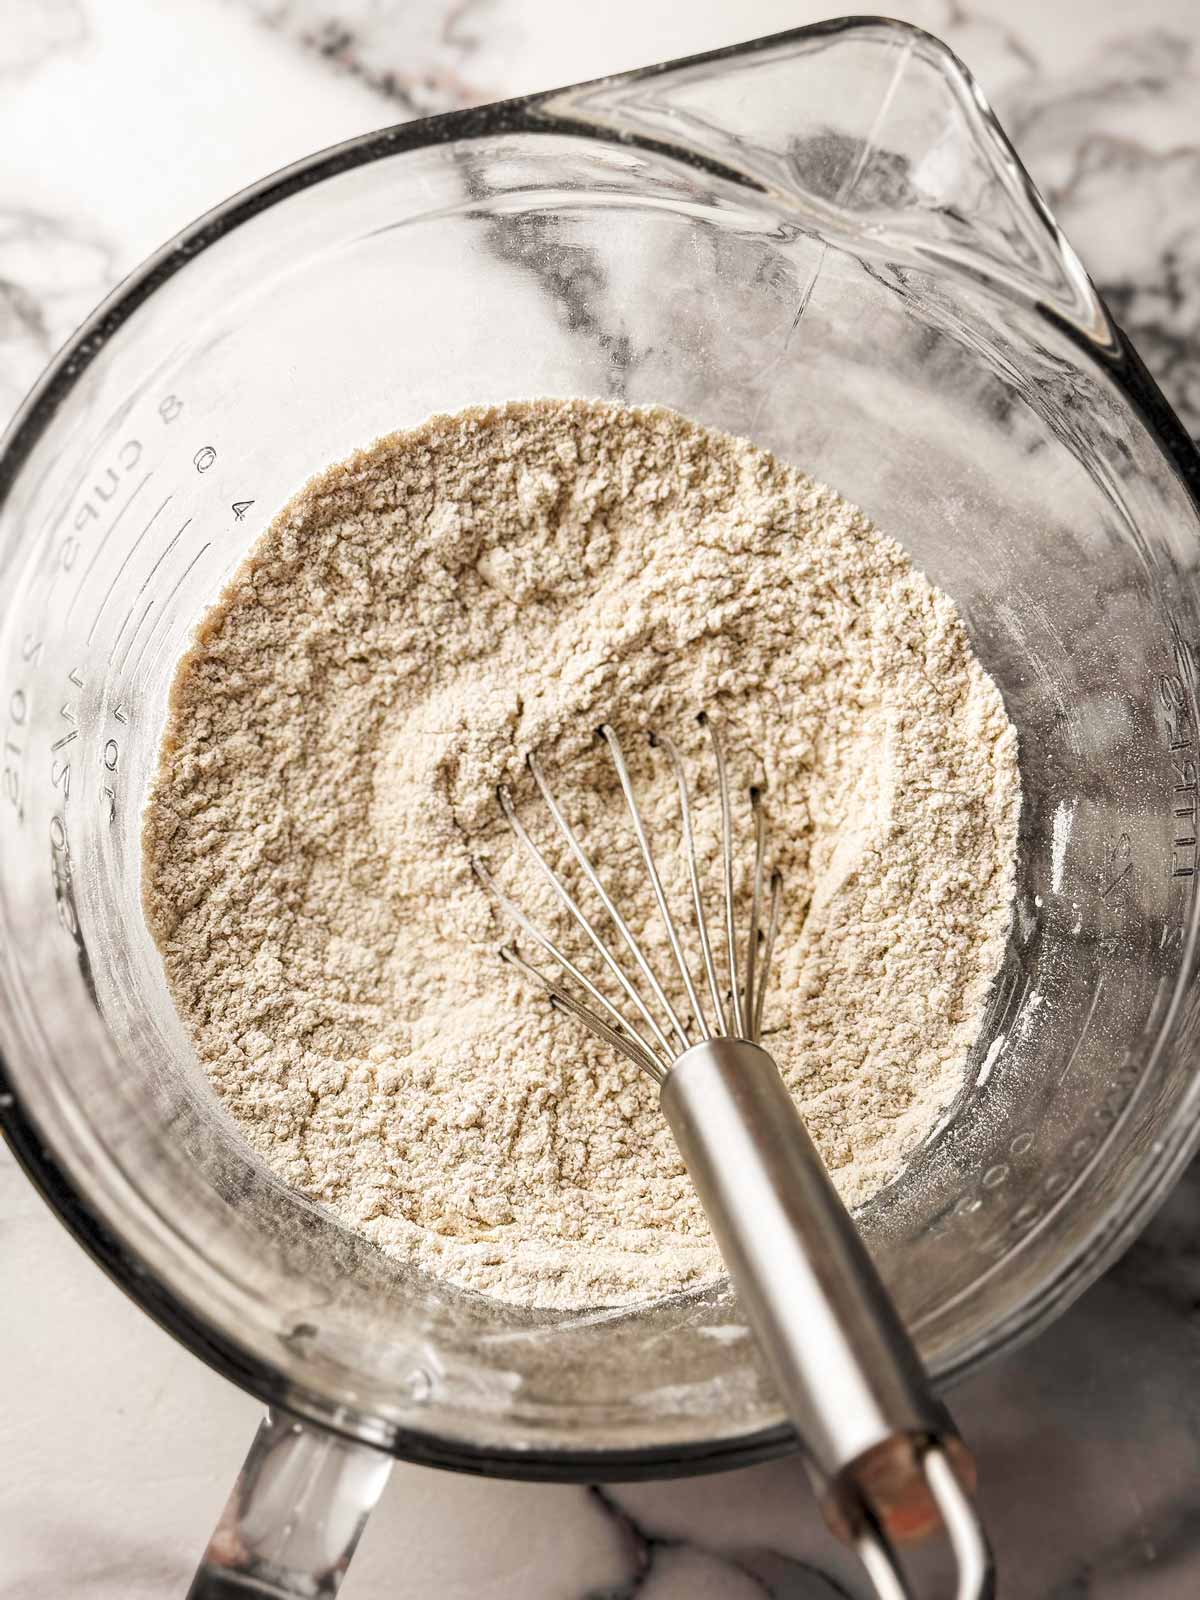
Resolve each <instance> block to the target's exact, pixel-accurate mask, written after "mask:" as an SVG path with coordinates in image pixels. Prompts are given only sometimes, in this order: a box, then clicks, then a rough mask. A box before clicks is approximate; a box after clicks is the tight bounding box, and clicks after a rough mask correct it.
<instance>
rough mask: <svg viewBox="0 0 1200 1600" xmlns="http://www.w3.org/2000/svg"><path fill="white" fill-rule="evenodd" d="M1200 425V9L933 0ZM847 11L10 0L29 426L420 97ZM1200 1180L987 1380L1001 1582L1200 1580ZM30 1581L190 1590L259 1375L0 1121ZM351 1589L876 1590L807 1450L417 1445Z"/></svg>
mask: <svg viewBox="0 0 1200 1600" xmlns="http://www.w3.org/2000/svg"><path fill="white" fill-rule="evenodd" d="M893 9H894V11H895V14H897V15H901V16H904V17H906V18H908V19H910V20H912V21H914V22H918V23H921V24H922V25H924V26H926V27H928V28H930V29H932V30H933V31H935V32H937V33H940V34H941V35H942V36H943V37H945V38H946V39H948V40H949V42H950V43H951V44H952V45H954V47H955V48H956V49H957V50H958V51H959V53H960V54H961V55H962V56H963V57H964V58H965V59H966V60H967V62H968V63H969V65H971V66H972V68H973V69H974V70H975V72H976V74H977V75H978V76H979V77H980V79H981V80H982V81H983V83H984V85H985V87H986V88H987V90H988V92H989V93H990V95H991V97H992V99H993V101H994V102H995V104H996V106H997V108H998V110H999V112H1000V115H1001V118H1002V120H1003V121H1004V122H1005V124H1006V126H1007V127H1008V129H1009V131H1010V133H1011V134H1012V136H1013V138H1014V140H1015V142H1016V143H1017V145H1018V147H1019V148H1020V150H1021V151H1022V153H1023V155H1024V156H1025V159H1026V161H1027V163H1028V164H1029V165H1030V167H1031V168H1032V170H1033V173H1034V175H1035V177H1036V178H1037V179H1038V181H1039V182H1040V183H1041V185H1042V187H1043V189H1044V191H1045V192H1046V194H1047V196H1048V198H1049V199H1050V202H1051V204H1052V206H1053V207H1054V208H1055V210H1056V211H1057V213H1058V215H1059V217H1060V220H1061V221H1062V222H1063V224H1064V226H1065V228H1066V230H1067V232H1068V234H1069V235H1070V237H1071V239H1072V241H1073V242H1074V243H1075V244H1076V246H1077V247H1078V248H1079V250H1080V252H1081V254H1082V255H1083V257H1084V259H1085V261H1086V262H1087V263H1088V265H1089V267H1090V268H1091V270H1092V272H1093V274H1094V276H1095V277H1096V278H1097V279H1098V280H1099V282H1100V285H1101V288H1102V289H1103V291H1104V292H1105V293H1106V294H1107V296H1108V298H1109V301H1110V303H1111V305H1112V306H1113V308H1114V309H1115V311H1116V313H1117V315H1118V317H1119V318H1120V319H1121V320H1122V321H1123V322H1124V323H1125V325H1126V327H1127V329H1128V330H1129V332H1130V333H1131V334H1132V336H1133V337H1134V339H1135V341H1136V342H1137V343H1138V345H1139V346H1140V348H1141V350H1142V353H1143V355H1144V356H1145V358H1146V359H1147V361H1148V363H1149V365H1150V366H1151V368H1152V369H1153V370H1154V372H1155V373H1156V375H1157V376H1158V378H1159V380H1160V382H1161V383H1162V384H1163V387H1164V388H1165V390H1166V392H1167V394H1168V397H1169V398H1170V399H1171V400H1172V401H1173V403H1174V404H1175V405H1176V406H1177V407H1178V408H1179V410H1180V412H1181V414H1182V415H1183V417H1184V420H1185V422H1186V423H1187V424H1188V426H1189V427H1190V428H1191V430H1192V431H1193V433H1200V92H1198V90H1200V81H1198V80H1200V4H1197V0H1144V3H1143V4H1141V5H1137V6H1134V5H1132V4H1128V3H1126V0H1105V3H1099V0H1008V3H1004V0H920V3H913V4H902V5H897V6H896V7H894V8H893ZM822 14H825V13H824V8H822V7H821V6H819V5H818V4H814V3H813V0H792V3H784V0H741V3H740V4H737V5H730V4H725V3H722V0H691V3H690V4H688V5H687V6H682V5H678V4H668V3H665V0H608V3H606V4H605V5H603V6H592V7H577V6H571V5H562V4H555V3H553V0H456V3H449V0H436V3H435V0H424V3H422V0H0V420H2V419H3V418H4V417H6V416H7V414H8V412H9V411H10V410H11V409H12V408H13V406H15V404H16V403H17V401H18V400H19V398H20V396H21V394H22V392H23V391H24V389H25V388H26V387H27V386H28V384H29V383H30V382H31V381H32V379H33V378H34V377H35V376H36V374H37V372H38V370H39V369H40V367H41V366H42V364H43V363H44V362H45V361H46V359H47V358H48V357H49V356H50V355H51V354H52V353H53V351H54V349H55V347H56V346H57V345H58V343H59V342H60V341H61V340H62V339H63V338H64V337H65V336H66V335H67V334H68V333H69V332H70V331H71V329H72V327H73V326H74V325H75V323H76V322H77V321H78V320H79V318H80V317H81V316H82V315H83V314H84V313H86V312H87V311H88V310H89V309H90V307H91V306H92V305H93V303H94V302H95V301H96V300H97V299H98V298H99V297H100V296H101V295H102V294H103V293H104V292H105V291H106V290H107V289H108V288H110V287H111V286H112V284H113V283H114V282H116V281H117V280H118V279H119V278H120V277H121V276H122V275H123V274H124V273H125V272H126V271H128V270H129V269H130V268H131V267H132V266H134V265H135V264H136V263H137V261H138V260H139V259H140V258H141V257H142V256H143V255H145V254H146V253H147V252H148V251H149V250H151V249H152V248H154V247H155V246H156V245H157V244H159V243H160V242H161V241H162V240H163V239H164V238H165V237H166V236H167V235H169V234H170V233H172V232H173V231H174V230H175V229H177V228H178V227H180V226H181V225H183V224H184V223H186V222H188V221H189V220H190V219H191V218H192V217H194V216H195V215H196V214H197V213H198V212H200V211H202V210H203V209H205V208H206V207H207V206H209V205H212V204H214V203H216V202H217V201H219V200H221V199H223V198H224V197H225V196H226V195H227V194H228V193H229V192H230V191H231V190H233V189H236V188H238V187H239V186H240V185H242V184H244V183H247V182H250V181H251V180H253V179H255V178H257V177H258V176H260V175H261V174H262V173H264V172H266V171H268V170H270V169H272V168H274V167H277V166H280V165H281V164H283V163H285V162H287V161H290V160H292V159H294V158H295V157H297V156H300V155H303V154H305V153H307V152H308V151H310V150H312V149H314V148H316V147H318V146H320V145H323V144H327V143H330V142H332V141H335V140H339V139H342V138H345V137H347V136H349V135H352V134H356V133H359V132H362V131H364V130H366V129H369V128H372V127H377V126H379V125H381V124H383V123H387V122H391V121H395V120H397V119H398V118H403V117H407V116H410V115H415V114H421V113H424V112H428V111H433V110H443V109H446V108H448V107H453V106H459V105H464V104H467V103H472V102H477V101H482V100H488V99H494V98H497V97H500V96H504V95H510V94H515V93H520V92H523V91H526V90H532V89H537V88H541V87H546V86H549V85H553V84H556V83H565V82H570V81H572V80H575V79H579V78H583V77H591V76H594V75H596V74H598V73H602V72H606V71H610V70H615V69H619V68H623V67H629V66H635V65H640V64H643V63H645V62H649V61H654V60H658V59H662V58H664V57H668V56H672V55H680V54H685V53H688V52H690V51H694V50H699V49H705V48H709V47H712V46H716V45H720V44H724V43H730V42H733V41H735V40H737V39H740V38H748V37H752V36H753V35H755V34H758V33H766V32H770V31H773V30H775V29H779V28H783V27H788V26H793V25H796V24H798V23H801V22H805V21H809V20H813V19H815V18H817V17H818V16H820V15H822ZM1198 1225H1200V1173H1197V1172H1196V1171H1195V1170H1194V1171H1193V1173H1192V1174H1191V1175H1190V1177H1189V1178H1188V1179H1186V1180H1185V1182H1184V1183H1183V1185H1182V1186H1181V1187H1180V1189H1179V1190H1178V1191H1177V1193H1176V1195H1175V1197H1174V1198H1173V1199H1172V1201H1171V1202H1170V1203H1169V1205H1168V1207H1167V1209H1166V1210H1165V1212H1164V1213H1163V1214H1162V1215H1161V1216H1160V1217H1159V1219H1158V1220H1157V1221H1156V1222H1154V1223H1153V1224H1152V1225H1151V1227H1150V1229H1149V1230H1148V1232H1147V1233H1146V1235H1145V1236H1144V1238H1143V1239H1142V1241H1141V1242H1140V1243H1139V1244H1138V1245H1137V1246H1136V1247H1135V1248H1134V1249H1133V1250H1132V1251H1131V1253H1130V1254H1129V1255H1128V1256H1127V1257H1126V1259H1125V1260H1124V1261H1123V1262H1122V1263H1121V1264H1120V1265H1119V1266H1118V1267H1117V1268H1115V1269H1114V1270H1113V1271H1112V1272H1111V1273H1110V1274H1109V1275H1108V1276H1107V1278H1106V1279H1105V1280H1104V1281H1103V1282H1102V1283H1100V1284H1099V1285H1098V1286H1097V1287H1096V1288H1094V1289H1093V1290H1092V1291H1091V1292H1090V1293H1089V1294H1088V1295H1087V1296H1086V1297H1085V1298H1084V1300H1083V1301H1082V1302H1081V1303H1080V1304H1079V1305H1077V1306H1076V1307H1075V1308H1074V1309H1073V1310H1072V1311H1071V1312H1070V1313H1068V1315H1067V1316H1066V1317H1064V1318H1063V1319H1062V1320H1061V1321H1060V1322H1059V1323H1058V1324H1057V1325H1056V1326H1055V1327H1054V1328H1053V1329H1052V1330H1051V1331H1050V1332H1048V1333H1047V1334H1044V1335H1043V1336H1042V1337H1041V1338H1040V1339H1039V1340H1038V1341H1037V1342H1036V1343H1035V1344H1034V1345H1032V1346H1030V1347H1029V1348H1027V1349H1025V1350H1023V1351H1021V1352H1020V1353H1018V1354H1017V1355H1016V1356H1013V1357H1011V1358H1009V1359H1008V1360H1006V1361H1005V1362H1003V1363H1000V1364H998V1365H996V1366H994V1367H993V1368H992V1369H991V1370H989V1371H988V1372H987V1373H985V1374H984V1375H983V1376H981V1377H979V1378H977V1379H976V1380H974V1381H972V1382H971V1383H969V1384H968V1385H966V1386H965V1387H963V1388H962V1389H960V1390H959V1392H958V1394H957V1397H956V1402H955V1404H956V1410H957V1412H958V1414H959V1415H960V1417H961V1418H962V1420H963V1422H964V1424H965V1426H966V1427H967V1429H968V1431H969V1433H970V1436H971V1438H972V1441H973V1443H974V1444H975V1445H976V1447H977V1450H978V1453H979V1455H980V1457H981V1459H982V1460H983V1462H984V1463H985V1489H984V1495H983V1502H984V1509H985V1512H986V1514H987V1516H988V1519H989V1521H990V1523H991V1526H992V1529H993V1532H994V1536H995V1540H996V1543H997V1546H998V1550H999V1555H1000V1561H1001V1566H1002V1571H1003V1574H1004V1581H1003V1587H1002V1593H1003V1594H1005V1595H1008V1596H1014V1597H1016V1596H1020V1597H1023V1600H1068V1597H1095V1600H1184V1597H1192V1596H1194V1595H1196V1594H1197V1593H1200V1392H1198V1385H1197V1381H1196V1380H1197V1377H1198V1376H1200V1244H1198V1243H1197V1239H1198V1237H1200V1234H1198ZM0 1306H2V1307H3V1315H2V1316H0V1366H2V1368H3V1371H4V1372H5V1375H6V1383H5V1386H4V1399H3V1402H2V1403H0V1460H2V1461H3V1462H4V1470H3V1471H2V1472H0V1600H17V1597H20V1600H27V1597H35V1596H36V1597H42V1596H44V1597H46V1600H75V1597H80V1600H82V1597H85V1596H86V1597H87V1600H142V1597H146V1600H149V1597H150V1596H169V1595H182V1594H183V1592H184V1590H185V1588H186V1583H187V1578H188V1575H189V1574H190V1571H191V1568H192V1565H193V1562H194V1559H195V1557H196V1555H197V1553H198V1551H199V1550H200V1549H201V1547H202V1546H203V1543H204V1541H205V1539H206V1537H207V1535H208V1532H209V1531H210V1529H211V1527H212V1525H213V1522H214V1520H215V1518H216V1515H217V1513H218V1511H219V1509H220V1507H221V1505H222V1503H223V1501H224V1498H225V1495H226V1492H227V1490H228V1487H229V1485H230V1482H231V1480H232V1478H233V1475H234V1473H235V1471H236V1469H237V1466H238V1464H239V1462H240V1460H241V1457H242V1455H243V1453H244V1450H245V1447H246V1444H247V1443H248V1440H249V1438H250V1435H251V1432H252V1430H253V1427H254V1425H255V1421H256V1418H257V1414H258V1408H257V1406H256V1404H255V1403H254V1402H253V1401H252V1400H250V1399H249V1398H247V1397H246V1396H244V1395H242V1394H240V1393H239V1392H238V1391H236V1390H234V1389H233V1388H231V1387H230V1386H229V1385H228V1384H226V1383H225V1382H223V1381H222V1380H221V1379H220V1378H217V1377H215V1376H214V1375H213V1374H212V1373H210V1372H209V1371H207V1370H206V1369H205V1368H204V1367H202V1366H201V1365H200V1364H199V1363H198V1362H196V1361H195V1360H194V1359H192V1358H191V1357H190V1356H188V1355H187V1354H186V1353H185V1352H184V1351H183V1350H182V1349H181V1348H179V1347H178V1346H176V1345H175V1344H174V1343H172V1341H171V1340H170V1339H169V1338H168V1337H167V1336H166V1335H165V1334H163V1333H160V1332H159V1331H158V1330H157V1329H156V1328H155V1327H154V1326H152V1324H151V1323H150V1322H148V1321H147V1320H146V1319H145V1318H144V1317H143V1316H142V1315H141V1314H140V1313H139V1312H137V1311H136V1310H135V1309H134V1308H133V1306H132V1305H131V1304H129V1303H128V1302H127V1301H125V1300H124V1299H123V1298H122V1296H121V1294H120V1293H119V1292H118V1291H117V1290H116V1289H115V1288H113V1287H112V1286H111V1285H110V1284H109V1283H108V1282H107V1280H105V1279H104V1278H103V1277H102V1276H101V1274H100V1273H99V1271H98V1270H97V1269H96V1268H95V1267H93V1266H92V1265H91V1264H90V1263H89V1262H88V1261H87V1260H86V1259H85V1258H84V1256H83V1255H82V1254H81V1253H80V1252H79V1250H78V1249H77V1248H76V1246H75V1245H74V1244H73V1243H72V1242H71V1241H70V1240H69V1238H68V1237H67V1235H66V1234H65V1233H64V1232H63V1230H62V1229H61V1227H60V1226H59V1224H58V1223H57V1222H56V1221H55V1220H54V1218H53V1217H52V1216H51V1215H50V1214H49V1212H48V1211H46V1210H45V1208H44V1207H43V1206H42V1204H41V1202H40V1201H39V1200H38V1199H37V1197H36V1196H35V1195H34V1193H33V1191H32V1189H31V1188H30V1187H29V1186H28V1184H27V1183H26V1182H25V1180H24V1179H23V1177H22V1176H21V1175H20V1173H19V1172H18V1171H17V1169H16V1167H15V1166H14V1164H13V1162H12V1160H11V1158H10V1157H9V1156H8V1155H7V1153H6V1152H4V1151H3V1150H2V1149H0ZM342 1593H343V1594H344V1595H345V1596H346V1600H385V1597H386V1600H407V1597H413V1600H416V1597H418V1596H428V1595H434V1594H436V1595H439V1596H445V1597H446V1600H457V1597H460V1596H461V1597H465V1596H467V1595H471V1596H487V1597H495V1600H517V1597H521V1600H552V1597H563V1600H568V1597H570V1600H585V1597H591V1600H624V1597H626V1596H633V1595H638V1596H640V1597H643V1600H682V1597H683V1596H689V1597H694V1600H707V1597H710V1596H711V1597H713V1600H718V1597H719V1600H741V1597H743V1596H745V1597H750V1596H755V1595H758V1596H761V1595H770V1596H776V1597H779V1600H827V1597H830V1596H835V1595H851V1596H858V1595H860V1594H862V1593H864V1590H863V1588H862V1580H861V1578H860V1577H859V1576H858V1574H857V1573H856V1572H855V1570H854V1567H853V1565H852V1563H850V1562H847V1561H846V1560H844V1559H839V1557H838V1556H837V1555H836V1553H833V1552H831V1551H830V1547H829V1542H828V1540H827V1539H826V1538H825V1537H824V1536H823V1535H822V1533H821V1531H820V1529H819V1528H818V1526H817V1523H816V1519H815V1513H814V1512H813V1511H812V1509H811V1506H810V1505H809V1503H808V1497H807V1493H806V1491H805V1489H804V1487H803V1485H802V1483H801V1482H800V1480H799V1477H798V1474H797V1471H796V1469H795V1467H794V1466H793V1465H789V1464H780V1465H776V1466H771V1467H764V1468H758V1469H754V1470H752V1471H749V1472H742V1473H737V1474H732V1475H729V1476H726V1477H723V1478H720V1479H708V1480H692V1481H686V1482H665V1483H659V1484H654V1485H647V1486H641V1487H636V1488H630V1487H622V1488H618V1489H613V1490H599V1489H597V1490H591V1491H589V1490H585V1489H579V1488H557V1487H543V1486H530V1485H518V1484H498V1483H481V1482H477V1481H473V1480H469V1479H466V1478H456V1477H451V1476H448V1475H444V1474H436V1473H432V1472H428V1471H425V1470H422V1469H419V1468H415V1467H408V1466H404V1465H401V1466H399V1467H397V1469H396V1471H395V1473H394V1475H393V1478H392V1481H391V1483H390V1485H389V1488H388V1490H387V1492H386V1494H385V1498H384V1502H383V1504H382V1506H381V1508H380V1510H379V1511H378V1512H377V1513H376V1516H375V1518H374V1519H373V1521H372V1523H371V1524H370V1526H369V1528H368V1531H367V1534H366V1536H365V1539H364V1542H363V1546H362V1548H361V1551H360V1554H359V1556H358V1558H357V1560H356V1563H355V1566H354V1568H353V1569H352V1571H351V1574H350V1576H349V1578H348V1579H347V1582H346V1584H345V1586H344V1588H343V1591H342Z"/></svg>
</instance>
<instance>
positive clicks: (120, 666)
mask: <svg viewBox="0 0 1200 1600" xmlns="http://www.w3.org/2000/svg"><path fill="white" fill-rule="evenodd" d="M153 605H154V601H153V600H147V601H146V609H145V610H144V611H143V612H142V614H141V616H140V617H139V618H138V623H137V627H136V628H135V629H134V630H133V632H132V633H131V634H130V635H129V638H128V639H127V640H126V641H125V648H124V650H122V652H121V659H120V661H118V663H117V672H118V674H119V673H122V672H124V670H125V663H126V661H128V659H129V652H130V651H131V650H132V649H133V641H134V640H135V639H136V638H137V636H138V634H139V633H141V631H142V623H143V622H145V620H146V618H147V617H148V616H149V615H150V612H151V609H152V607H153ZM128 620H129V618H128V617H126V619H125V621H126V622H128ZM122 627H124V623H122Z"/></svg>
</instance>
